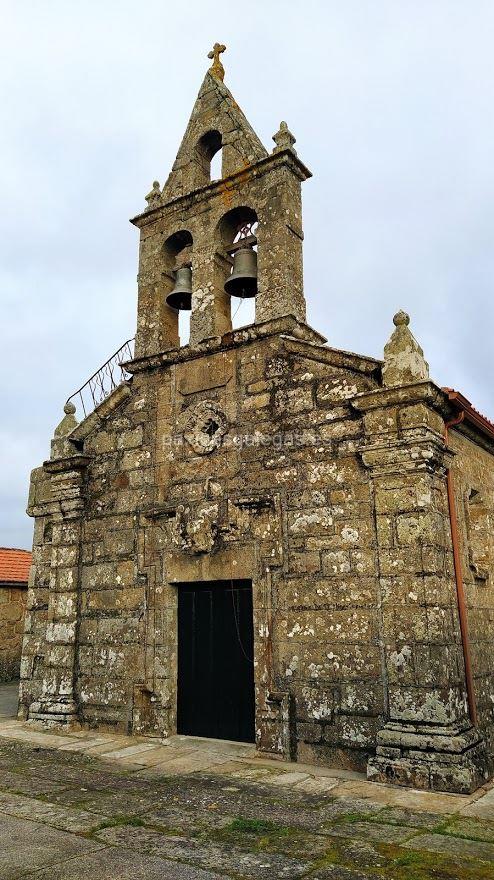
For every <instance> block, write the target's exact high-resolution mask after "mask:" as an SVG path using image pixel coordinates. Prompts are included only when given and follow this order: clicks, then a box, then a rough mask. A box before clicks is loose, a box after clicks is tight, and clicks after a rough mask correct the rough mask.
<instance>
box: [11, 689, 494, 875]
mask: <svg viewBox="0 0 494 880" xmlns="http://www.w3.org/2000/svg"><path fill="white" fill-rule="evenodd" d="M8 690H9V689H8V688H0V719H1V720H0V880H14V878H21V877H22V878H23V877H26V878H39V880H41V878H50V880H78V878H84V880H127V878H129V880H130V878H132V880H141V878H142V880H144V878H145V880H154V878H158V877H159V878H160V880H175V878H176V880H188V878H190V880H215V878H217V880H219V878H221V877H223V878H225V877H231V878H237V880H239V878H264V877H266V878H268V877H269V878H270V880H276V878H299V877H300V878H302V877H303V878H307V880H329V878H331V880H384V878H385V880H425V878H439V880H465V878H466V880H474V878H475V880H487V878H492V880H494V788H492V787H489V786H486V787H485V788H484V789H481V790H480V791H479V792H476V793H475V795H472V796H469V797H465V796H459V795H448V794H437V795H435V794H431V793H424V792H418V791H413V790H409V789H400V788H394V787H391V786H386V785H380V784H376V783H370V782H367V781H366V780H365V778H364V777H363V776H361V775H360V774H357V773H352V772H349V771H347V772H345V771H336V770H330V769H328V768H321V767H312V766H311V767H309V766H304V765H300V764H282V763H279V762H277V761H274V760H269V759H260V758H258V757H256V756H255V753H254V749H253V747H252V746H250V745H243V744H239V743H228V742H221V741H214V740H201V739H195V738H191V737H180V736H176V737H172V738H171V739H169V740H167V741H165V742H159V741H157V740H153V739H146V738H143V737H138V738H137V737H133V738H132V737H125V736H115V735H111V734H102V733H100V732H97V731H96V732H92V731H79V732H76V733H70V734H60V733H55V732H54V731H51V732H43V731H40V730H38V729H35V728H34V727H33V726H32V725H30V724H24V723H21V722H18V721H16V720H15V719H14V718H12V717H9V713H10V716H11V715H12V712H13V704H14V709H15V688H13V687H11V688H10V690H9V694H7V693H6V692H7V691H8ZM12 694H14V697H12ZM9 695H10V699H9Z"/></svg>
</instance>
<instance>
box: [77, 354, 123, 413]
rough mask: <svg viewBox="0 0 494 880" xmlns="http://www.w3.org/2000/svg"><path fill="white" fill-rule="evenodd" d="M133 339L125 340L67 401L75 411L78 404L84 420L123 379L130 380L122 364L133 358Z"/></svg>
mask: <svg viewBox="0 0 494 880" xmlns="http://www.w3.org/2000/svg"><path fill="white" fill-rule="evenodd" d="M133 349H134V339H127V341H126V342H124V344H123V345H121V346H120V348H119V349H118V350H117V351H116V352H115V354H112V356H111V358H108V360H107V361H106V363H105V364H103V366H102V367H100V368H99V370H97V371H96V373H93V375H92V376H90V377H89V379H88V380H87V382H84V385H81V387H80V388H78V389H77V391H74V393H73V394H71V395H70V397H69V398H68V400H67V403H69V401H70V402H71V403H73V404H74V405H75V407H76V409H77V406H78V405H79V404H80V405H81V407H82V411H83V413H84V418H86V416H88V415H89V413H91V412H92V411H93V409H95V408H96V407H97V406H98V405H99V404H100V403H102V402H103V401H104V400H106V398H107V397H108V396H109V395H110V394H111V393H112V391H114V390H115V388H117V386H118V385H120V384H121V383H122V382H124V381H125V379H128V378H130V373H127V371H126V370H125V368H124V367H123V366H122V363H123V362H125V361H130V360H132V358H133V356H134V355H133Z"/></svg>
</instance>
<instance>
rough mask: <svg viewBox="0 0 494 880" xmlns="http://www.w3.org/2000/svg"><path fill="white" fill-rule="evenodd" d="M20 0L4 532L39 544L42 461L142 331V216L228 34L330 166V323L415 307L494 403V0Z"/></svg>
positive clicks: (319, 190) (305, 145) (1, 250)
mask: <svg viewBox="0 0 494 880" xmlns="http://www.w3.org/2000/svg"><path fill="white" fill-rule="evenodd" d="M0 9H1V13H2V15H1V33H0V70H1V76H0V89H1V93H0V107H1V108H2V111H1V112H2V117H3V118H2V120H1V124H0V143H1V153H0V158H1V161H0V193H1V204H2V211H1V214H0V227H1V229H0V254H1V259H0V273H1V275H0V291H1V296H2V319H3V320H2V339H1V349H2V355H3V358H2V360H3V370H2V389H1V394H2V399H1V413H2V421H1V425H0V445H1V462H2V466H1V482H0V494H1V499H0V501H1V503H0V545H4V546H18V547H29V546H30V544H31V534H32V521H31V520H29V519H28V517H27V516H26V515H25V513H24V511H25V506H26V497H27V490H28V481H29V471H30V469H31V468H32V467H34V466H37V465H38V464H40V463H41V462H42V461H43V460H44V459H45V458H47V457H48V454H49V441H50V437H51V435H52V433H53V429H54V427H55V425H56V424H57V423H58V421H59V420H60V418H61V415H62V407H63V403H64V401H65V400H66V398H67V397H68V396H69V395H70V394H71V393H72V392H73V391H74V390H75V389H76V388H78V387H79V386H80V385H81V384H82V383H83V382H84V380H85V379H86V378H88V377H89V375H90V374H91V373H93V372H94V371H95V370H96V369H97V368H98V367H99V366H100V365H101V364H102V363H103V362H104V361H105V360H106V359H107V358H108V357H109V356H110V355H111V354H112V353H113V352H114V351H115V350H116V349H117V348H118V347H119V345H120V344H121V343H122V342H124V340H126V339H128V338H129V337H132V336H133V335H134V332H135V307H136V272H137V246H138V231H137V230H136V229H135V228H134V227H133V226H131V225H130V224H129V223H128V218H129V217H132V216H134V215H135V214H136V213H138V212H139V211H141V210H142V209H143V207H144V205H145V203H144V195H145V194H146V193H147V192H148V191H149V189H150V186H151V182H152V181H153V179H155V178H158V179H159V180H160V181H161V182H163V181H164V179H165V178H166V176H167V174H168V171H169V169H170V166H171V164H172V162H173V160H174V157H175V154H176V151H177V148H178V145H179V142H180V139H181V136H182V134H183V131H184V129H185V126H186V123H187V120H188V117H189V114H190V111H191V109H192V105H193V103H194V100H195V97H196V94H197V91H198V89H199V86H200V84H201V81H202V78H203V76H204V73H205V71H206V69H207V67H208V66H209V64H210V62H209V61H208V59H207V58H206V55H207V52H208V50H209V49H210V48H211V45H212V44H213V42H214V41H215V40H217V41H220V42H224V43H226V44H227V46H228V51H227V52H226V53H225V55H223V61H224V64H225V67H226V77H225V83H226V84H227V85H228V87H229V88H230V89H231V91H232V92H233V94H234V96H235V98H236V99H237V101H238V103H239V104H240V106H241V107H242V109H243V110H244V112H245V113H246V115H247V117H248V119H249V120H250V122H251V123H252V125H253V126H254V128H255V129H256V131H257V133H258V134H259V136H260V137H261V140H263V142H264V143H265V144H266V146H267V148H268V149H269V150H270V149H271V147H272V146H273V144H272V141H271V135H272V134H273V133H274V132H275V131H276V130H277V128H278V125H279V123H280V120H281V119H285V120H286V121H287V122H288V125H289V127H290V128H291V130H292V131H293V133H294V134H295V136H296V138H297V145H296V147H297V150H298V153H299V155H300V157H301V159H302V160H303V161H304V162H305V163H306V164H307V165H308V166H309V168H310V169H311V170H312V172H313V174H314V177H313V178H312V179H311V180H310V181H308V182H307V183H306V184H304V189H303V193H304V228H305V246H304V247H305V254H304V259H305V290H306V296H307V300H308V314H309V323H310V324H311V325H312V326H313V327H315V328H317V329H318V330H320V331H321V332H323V333H324V334H325V335H326V336H327V337H328V340H329V344H330V345H332V346H337V347H340V348H345V349H351V350H353V351H358V352H361V353H363V354H369V355H374V356H377V357H380V356H381V354H382V348H383V345H384V343H385V342H386V340H387V338H388V336H389V334H390V332H391V330H392V326H393V325H392V317H393V314H394V313H395V312H396V311H397V310H398V309H399V308H404V309H405V310H406V311H408V312H409V313H410V314H411V317H412V325H411V326H412V330H413V332H414V333H415V335H416V337H417V338H418V340H419V341H420V343H421V345H422V346H423V348H424V351H425V355H426V357H427V359H428V361H429V363H430V366H431V374H432V376H433V378H434V379H435V381H437V382H438V383H439V384H442V385H444V384H447V385H451V386H453V387H455V388H458V389H460V390H461V391H462V392H463V393H464V394H465V395H466V396H467V397H469V398H470V399H471V400H472V402H473V403H474V404H475V405H476V406H477V407H478V408H479V409H481V410H482V411H483V412H485V413H486V415H490V416H491V417H494V400H493V391H492V379H491V377H492V368H491V363H492V335H493V330H494V326H493V325H494V321H493V318H494V307H493V296H492V288H493V278H494V266H493V261H494V247H493V233H494V161H493V156H494V113H493V98H494V89H493V85H494V61H493V49H492V47H493V45H494V3H493V2H492V0H488V2H481V0H469V2H468V0H444V2H443V0H389V2H388V0H313V2H311V0H304V2H303V3H301V2H291V0H284V2H278V0H271V2H266V0H263V2H260V0H249V2H248V3H234V2H231V0H230V2H218V0H211V2H209V3H207V2H205V0H194V2H188V0H182V2H181V3H171V2H166V0H159V2H154V0H139V2H137V0H132V2H126V0H98V2H96V0H84V2H82V0H81V2H75V0H72V2H70V0H69V2H67V0H63V2H57V0H44V2H40V0H36V2H29V0H15V2H9V0H3V2H2V3H1V4H0ZM238 317H239V318H240V317H241V315H240V314H239V316H238ZM241 323H242V322H241Z"/></svg>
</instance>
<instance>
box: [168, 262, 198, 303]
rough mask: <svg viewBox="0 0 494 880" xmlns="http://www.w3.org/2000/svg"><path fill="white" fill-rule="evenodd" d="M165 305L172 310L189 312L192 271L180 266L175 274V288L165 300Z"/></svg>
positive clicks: (189, 268) (187, 267)
mask: <svg viewBox="0 0 494 880" xmlns="http://www.w3.org/2000/svg"><path fill="white" fill-rule="evenodd" d="M166 302H167V305H169V306H171V307H172V309H180V310H181V311H190V309H191V308H192V269H191V267H190V266H181V267H180V269H177V271H176V273H175V287H174V288H173V290H172V291H171V293H169V294H168V296H167V298H166Z"/></svg>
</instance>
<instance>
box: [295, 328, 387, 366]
mask: <svg viewBox="0 0 494 880" xmlns="http://www.w3.org/2000/svg"><path fill="white" fill-rule="evenodd" d="M282 339H284V341H285V345H286V348H287V349H288V350H289V351H293V352H296V353H297V354H300V355H302V357H305V358H307V359H309V360H314V361H318V362H319V363H325V364H328V365H330V366H334V367H341V368H343V369H348V370H354V371H355V372H357V373H375V374H379V373H380V370H381V363H382V362H381V361H378V360H376V359H375V358H371V357H365V356H363V355H360V354H356V353H354V352H352V351H344V350H342V349H339V348H329V347H327V346H326V345H321V344H318V343H316V342H309V341H308V340H306V339H295V338H294V337H291V336H282Z"/></svg>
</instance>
